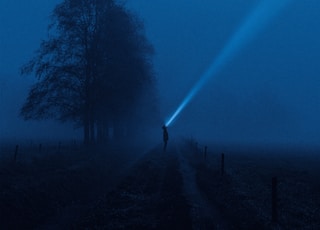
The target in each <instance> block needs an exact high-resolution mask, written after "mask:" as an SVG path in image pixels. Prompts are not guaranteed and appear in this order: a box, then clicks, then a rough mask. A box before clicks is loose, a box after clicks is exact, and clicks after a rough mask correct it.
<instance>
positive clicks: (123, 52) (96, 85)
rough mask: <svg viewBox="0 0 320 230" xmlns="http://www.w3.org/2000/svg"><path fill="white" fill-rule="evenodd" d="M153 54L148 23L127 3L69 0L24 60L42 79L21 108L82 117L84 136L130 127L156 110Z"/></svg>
mask: <svg viewBox="0 0 320 230" xmlns="http://www.w3.org/2000/svg"><path fill="white" fill-rule="evenodd" d="M152 57H153V47H152V45H151V44H150V43H149V42H148V40H147V38H146V36H145V32H144V27H143V23H142V22H141V20H139V18H138V17H137V16H136V15H135V14H133V13H132V12H130V11H129V10H127V9H126V8H125V7H124V5H121V4H119V3H117V2H116V1H115V0H64V1H63V2H62V3H61V4H59V5H57V6H56V8H55V9H54V11H53V14H52V23H51V24H50V25H49V36H48V38H47V40H44V41H42V43H41V45H40V48H39V49H38V50H37V52H36V54H35V56H34V57H33V58H32V59H31V60H30V61H29V62H28V63H27V64H26V65H24V66H23V67H22V74H31V73H34V74H35V76H36V77H37V79H38V80H37V82H36V83H35V84H34V85H33V86H32V88H31V89H30V91H29V95H28V97H27V99H26V102H25V104H24V105H23V107H22V109H21V115H22V116H23V117H24V118H25V119H57V120H60V121H72V122H75V124H77V125H78V126H81V127H83V130H84V141H85V143H89V142H90V141H95V139H96V137H97V138H98V139H103V138H106V136H107V134H108V129H109V128H110V127H111V128H113V130H114V131H115V133H116V134H118V135H123V134H124V133H130V130H132V129H136V128H137V127H135V126H137V125H134V124H136V123H137V122H139V123H141V119H144V118H145V117H144V116H145V114H148V116H151V117H153V119H156V117H157V105H156V90H155V88H156V87H155V77H154V73H153V67H152ZM139 111H141V112H139ZM148 120H150V119H148Z"/></svg>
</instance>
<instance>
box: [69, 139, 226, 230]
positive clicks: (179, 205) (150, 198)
mask: <svg viewBox="0 0 320 230" xmlns="http://www.w3.org/2000/svg"><path fill="white" fill-rule="evenodd" d="M179 145H181V143H179V144H176V143H174V145H173V144H172V145H171V148H169V149H168V151H167V152H165V153H164V152H163V151H162V149H161V148H160V147H159V148H157V149H155V150H153V151H152V152H150V153H148V154H147V155H146V156H145V157H144V158H142V159H141V160H140V161H139V162H137V164H136V165H135V166H134V167H133V168H132V170H131V171H130V172H129V174H128V175H127V177H126V178H125V179H124V180H123V181H122V183H120V185H119V186H118V187H117V188H116V189H115V190H113V191H112V192H111V193H109V194H107V195H106V196H105V197H104V198H103V199H101V200H99V202H98V203H97V204H96V205H95V206H94V207H93V208H92V209H91V210H90V213H87V215H86V216H85V217H83V218H82V221H81V222H79V223H77V224H76V225H74V227H75V228H77V229H87V228H90V227H91V228H92V226H95V227H96V228H97V229H185V230H187V229H228V228H227V227H226V226H227V225H226V224H225V223H224V222H223V221H222V219H221V217H220V215H219V214H218V212H217V210H216V209H215V208H214V207H212V206H211V205H210V203H209V202H207V199H206V198H205V196H204V195H203V194H202V193H201V191H200V190H199V189H198V187H197V182H196V177H195V169H194V168H192V167H191V166H190V164H189V162H188V161H189V160H190V159H187V157H186V156H185V155H184V154H183V153H182V152H181V150H180V146H179Z"/></svg>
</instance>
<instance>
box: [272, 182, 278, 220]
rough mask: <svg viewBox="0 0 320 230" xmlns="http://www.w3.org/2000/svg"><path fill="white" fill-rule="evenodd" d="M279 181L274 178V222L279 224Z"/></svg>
mask: <svg viewBox="0 0 320 230" xmlns="http://www.w3.org/2000/svg"><path fill="white" fill-rule="evenodd" d="M277 187H278V179H277V177H272V221H273V222H278V194H277V192H278V191H277Z"/></svg>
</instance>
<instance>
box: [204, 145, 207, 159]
mask: <svg viewBox="0 0 320 230" xmlns="http://www.w3.org/2000/svg"><path fill="white" fill-rule="evenodd" d="M207 150H208V147H207V146H204V159H205V160H206V159H207Z"/></svg>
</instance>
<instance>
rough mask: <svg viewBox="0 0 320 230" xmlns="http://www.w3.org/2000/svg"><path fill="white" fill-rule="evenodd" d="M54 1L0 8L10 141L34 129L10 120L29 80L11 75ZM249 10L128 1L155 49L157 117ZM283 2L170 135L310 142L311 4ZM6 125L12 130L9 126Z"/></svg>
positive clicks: (315, 122) (317, 51) (5, 3)
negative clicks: (283, 6)
mask: <svg viewBox="0 0 320 230" xmlns="http://www.w3.org/2000/svg"><path fill="white" fill-rule="evenodd" d="M57 2H59V1H54V0H50V1H49V0H47V1H42V0H29V1H18V0H2V1H1V2H0V23H1V24H0V28H1V37H0V39H1V40H0V50H1V53H0V55H1V56H0V58H1V64H0V65H1V66H0V67H1V68H0V89H1V93H0V96H1V99H0V103H1V106H2V108H5V109H4V110H2V109H1V116H2V117H3V118H2V119H1V121H0V125H1V127H3V128H1V132H2V134H6V135H9V136H10V135H11V136H14V135H16V133H17V132H19V133H20V131H18V130H20V129H19V127H21V128H22V130H25V127H34V126H33V125H34V123H27V124H25V123H23V122H21V121H17V120H18V119H17V118H16V116H17V115H16V114H17V113H18V108H19V106H20V105H21V103H22V101H23V100H24V97H25V95H26V92H27V89H28V88H27V87H28V84H30V83H31V82H32V81H33V78H32V77H31V76H30V77H27V78H23V77H20V76H19V67H20V66H21V64H23V63H25V62H26V61H28V60H29V59H30V58H31V57H32V54H33V52H34V50H35V49H36V48H37V47H38V46H39V42H40V41H41V39H45V38H46V27H47V25H48V23H49V17H48V16H49V14H50V12H51V11H52V9H53V7H54V6H55V4H56V3H57ZM244 2H245V3H244ZM258 2H259V1H258V0H246V1H243V0H217V1H212V0H202V1H198V0H175V1H172V0H161V1H160V0H153V1H150V0H135V1H133V0H127V5H128V7H130V8H132V9H133V10H134V11H135V12H136V13H137V14H139V15H140V17H141V18H142V19H143V20H144V22H145V26H146V32H147V35H148V37H149V39H150V40H151V42H152V43H153V44H154V46H155V50H156V55H155V59H154V61H155V62H154V64H155V70H156V73H157V79H158V84H159V91H160V96H161V108H162V113H163V114H162V115H163V117H164V119H165V118H166V117H167V116H169V115H170V114H171V113H172V112H173V111H174V110H175V108H176V107H177V106H178V105H179V103H180V102H181V100H182V99H183V97H184V96H185V95H186V93H187V92H188V90H189V89H190V88H191V87H192V85H193V84H194V83H195V82H196V81H197V79H198V78H199V77H200V76H201V75H202V74H203V73H204V72H205V70H206V69H207V68H208V66H209V65H210V64H211V62H212V61H213V60H214V57H215V56H217V55H218V54H219V52H220V51H221V50H222V49H223V47H224V45H225V43H226V42H227V40H228V39H229V37H230V36H231V35H232V34H233V32H234V31H235V30H236V29H237V28H238V27H239V26H240V25H241V22H242V21H243V19H244V18H245V17H246V15H247V14H248V13H249V12H251V10H253V9H254V6H255V5H256V4H257V3H258ZM291 2H292V3H291V4H290V5H289V6H288V7H287V8H286V9H285V10H284V11H283V12H282V13H281V14H280V15H279V16H278V17H276V18H275V19H274V20H273V21H272V22H271V23H270V24H269V25H268V26H267V27H266V28H265V29H263V30H262V31H261V33H259V34H258V36H257V37H255V38H254V39H253V40H252V41H251V43H250V44H249V45H247V46H245V47H244V48H243V49H242V50H241V52H239V53H238V54H237V55H236V56H235V57H234V58H233V59H232V60H230V61H229V63H228V64H227V65H226V66H225V67H224V68H223V69H222V70H221V71H220V72H219V74H218V75H217V76H215V77H214V79H212V81H210V82H208V84H207V85H206V86H205V87H204V88H203V90H202V91H201V93H199V94H198V95H197V96H196V97H195V98H194V99H193V100H192V102H191V103H190V105H188V106H187V107H186V109H185V110H184V111H183V112H182V114H181V115H180V116H179V117H178V119H177V120H176V122H175V123H174V125H173V126H172V127H171V128H170V129H171V130H170V131H171V133H173V134H177V133H178V132H182V133H184V134H185V135H186V136H194V137H207V138H210V139H214V140H231V141H244V142H253V141H258V142H269V141H271V142H294V143H299V142H306V141H310V143H312V142H317V140H318V139H319V138H320V123H319V117H320V103H319V102H320V79H319V77H320V65H319V62H320V58H319V57H320V28H319V22H320V16H319V12H320V2H319V1H317V0H308V1H300V0H292V1H291ZM13 88H14V89H13ZM10 122H14V123H15V124H18V126H19V127H14V128H12V127H13V126H11V125H8V123H10ZM31 124H32V126H31ZM42 126H44V127H45V124H43V125H42ZM160 126H161V125H160ZM28 129H29V130H30V128H28ZM3 130H5V131H3ZM160 131H161V130H160ZM24 133H28V132H27V131H24Z"/></svg>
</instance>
